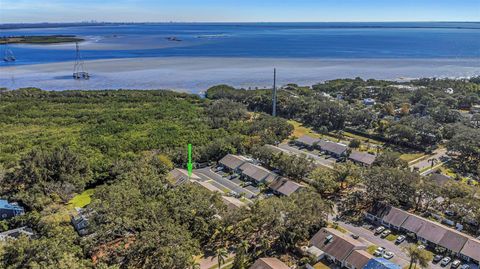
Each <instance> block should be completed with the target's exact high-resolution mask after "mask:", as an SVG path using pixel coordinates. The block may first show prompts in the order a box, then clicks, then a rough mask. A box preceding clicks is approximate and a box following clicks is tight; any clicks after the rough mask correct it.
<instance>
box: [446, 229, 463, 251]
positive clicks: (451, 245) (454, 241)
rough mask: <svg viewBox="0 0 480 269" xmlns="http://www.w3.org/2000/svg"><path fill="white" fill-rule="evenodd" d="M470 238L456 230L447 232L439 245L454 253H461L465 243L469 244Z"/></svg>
mask: <svg viewBox="0 0 480 269" xmlns="http://www.w3.org/2000/svg"><path fill="white" fill-rule="evenodd" d="M467 241H468V237H467V236H466V235H464V234H462V233H460V232H457V231H454V230H450V229H449V230H447V232H446V233H445V234H444V235H443V237H442V239H441V240H440V242H439V245H440V246H442V247H444V248H447V249H449V250H451V251H454V252H457V253H458V252H460V250H462V248H463V246H464V245H465V243H467Z"/></svg>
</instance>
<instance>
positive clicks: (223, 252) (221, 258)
mask: <svg viewBox="0 0 480 269" xmlns="http://www.w3.org/2000/svg"><path fill="white" fill-rule="evenodd" d="M227 255H228V252H227V249H225V248H219V249H217V262H218V269H220V268H221V267H222V265H223V264H225V258H226V257H227Z"/></svg>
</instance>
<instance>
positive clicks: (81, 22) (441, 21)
mask: <svg viewBox="0 0 480 269" xmlns="http://www.w3.org/2000/svg"><path fill="white" fill-rule="evenodd" d="M402 22H403V23H419V22H422V23H428V22H430V23H480V21H460V20H451V21H446V20H438V21H437V20H412V21H402V20H398V21H97V20H90V21H70V22H49V21H39V22H0V25H3V24H41V23H44V24H74V23H76V24H99V23H109V24H115V23H118V24H121V23H123V24H125V23H128V24H145V23H402Z"/></svg>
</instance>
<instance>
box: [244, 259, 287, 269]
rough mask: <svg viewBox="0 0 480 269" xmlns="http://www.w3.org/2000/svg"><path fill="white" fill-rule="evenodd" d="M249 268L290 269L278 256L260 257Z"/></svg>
mask: <svg viewBox="0 0 480 269" xmlns="http://www.w3.org/2000/svg"><path fill="white" fill-rule="evenodd" d="M249 269H290V267H288V266H287V265H286V264H285V263H283V262H282V261H281V260H279V259H277V258H260V259H258V260H256V261H255V263H254V264H253V265H252V266H250V268H249Z"/></svg>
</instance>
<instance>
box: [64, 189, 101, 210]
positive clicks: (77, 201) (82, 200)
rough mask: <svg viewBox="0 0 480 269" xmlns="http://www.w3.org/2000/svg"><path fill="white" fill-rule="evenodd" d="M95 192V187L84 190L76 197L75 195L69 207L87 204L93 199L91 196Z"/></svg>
mask: <svg viewBox="0 0 480 269" xmlns="http://www.w3.org/2000/svg"><path fill="white" fill-rule="evenodd" d="M94 192H95V190H94V189H88V190H86V191H84V192H82V193H81V194H77V195H75V197H73V198H72V199H71V200H70V201H69V202H68V207H69V208H75V207H80V208H82V207H85V206H87V205H88V204H90V202H91V201H92V199H91V196H92V195H93V193H94Z"/></svg>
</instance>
